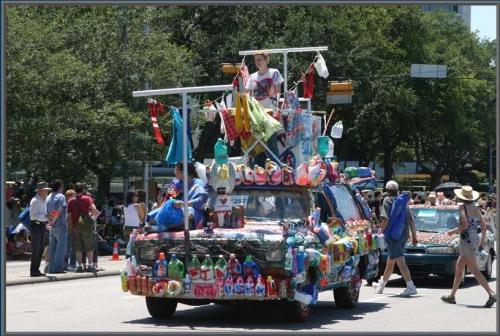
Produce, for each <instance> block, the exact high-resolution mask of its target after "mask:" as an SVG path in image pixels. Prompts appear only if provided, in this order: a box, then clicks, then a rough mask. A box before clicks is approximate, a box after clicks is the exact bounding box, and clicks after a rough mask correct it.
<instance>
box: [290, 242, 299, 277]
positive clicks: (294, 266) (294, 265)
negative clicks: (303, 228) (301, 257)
mask: <svg viewBox="0 0 500 336" xmlns="http://www.w3.org/2000/svg"><path fill="white" fill-rule="evenodd" d="M298 272H299V271H298V263H297V249H296V248H293V249H292V273H293V274H297V273H298Z"/></svg>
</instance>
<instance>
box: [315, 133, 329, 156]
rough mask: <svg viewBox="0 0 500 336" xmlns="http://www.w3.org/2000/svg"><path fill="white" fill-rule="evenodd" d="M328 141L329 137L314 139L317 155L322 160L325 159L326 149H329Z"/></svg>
mask: <svg viewBox="0 0 500 336" xmlns="http://www.w3.org/2000/svg"><path fill="white" fill-rule="evenodd" d="M328 140H330V138H329V137H327V136H322V135H320V136H318V137H317V138H316V144H317V148H318V154H319V155H321V157H322V158H324V157H326V155H327V154H328V149H329V143H328Z"/></svg>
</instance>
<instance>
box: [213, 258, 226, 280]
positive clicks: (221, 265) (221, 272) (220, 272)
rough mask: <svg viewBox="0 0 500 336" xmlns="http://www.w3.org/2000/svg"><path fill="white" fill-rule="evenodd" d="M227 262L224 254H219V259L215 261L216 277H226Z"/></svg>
mask: <svg viewBox="0 0 500 336" xmlns="http://www.w3.org/2000/svg"><path fill="white" fill-rule="evenodd" d="M226 270H227V262H226V259H224V257H223V256H222V255H219V260H217V262H216V263H215V278H216V279H224V278H225V277H226Z"/></svg>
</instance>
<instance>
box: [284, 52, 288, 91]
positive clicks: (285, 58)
mask: <svg viewBox="0 0 500 336" xmlns="http://www.w3.org/2000/svg"><path fill="white" fill-rule="evenodd" d="M283 76H285V77H284V79H285V90H284V91H283V92H286V91H287V90H288V53H287V52H286V51H284V52H283Z"/></svg>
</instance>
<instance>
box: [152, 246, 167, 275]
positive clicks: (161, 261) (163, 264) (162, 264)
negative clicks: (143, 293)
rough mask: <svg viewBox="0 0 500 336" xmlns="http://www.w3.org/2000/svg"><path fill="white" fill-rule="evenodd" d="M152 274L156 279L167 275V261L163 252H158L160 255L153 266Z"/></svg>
mask: <svg viewBox="0 0 500 336" xmlns="http://www.w3.org/2000/svg"><path fill="white" fill-rule="evenodd" d="M153 276H154V277H155V278H156V279H165V278H166V277H167V261H166V260H165V253H163V252H160V256H159V257H158V260H156V262H155V264H154V266H153Z"/></svg>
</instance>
